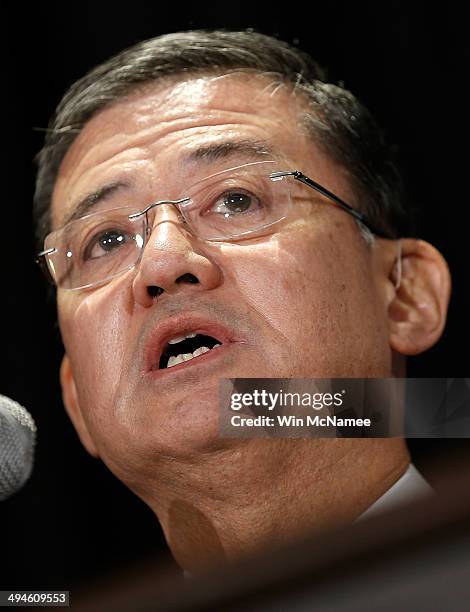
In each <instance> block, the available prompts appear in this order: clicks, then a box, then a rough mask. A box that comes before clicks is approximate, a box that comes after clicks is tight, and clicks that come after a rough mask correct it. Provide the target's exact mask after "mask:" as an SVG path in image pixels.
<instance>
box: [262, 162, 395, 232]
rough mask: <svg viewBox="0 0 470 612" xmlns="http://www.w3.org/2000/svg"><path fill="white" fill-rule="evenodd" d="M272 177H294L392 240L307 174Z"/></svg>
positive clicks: (295, 171) (372, 230) (291, 173)
mask: <svg viewBox="0 0 470 612" xmlns="http://www.w3.org/2000/svg"><path fill="white" fill-rule="evenodd" d="M270 176H271V177H272V178H276V177H281V176H293V177H294V178H295V179H296V180H298V181H300V182H301V183H303V184H304V185H307V186H308V187H311V188H312V189H315V190H316V191H318V192H320V193H321V194H323V195H324V196H326V197H327V198H329V199H330V200H333V201H334V202H336V204H338V206H340V207H341V208H342V209H343V210H344V211H345V212H347V213H348V214H350V215H352V216H353V217H355V218H356V219H357V220H358V221H360V222H361V223H362V224H363V225H365V226H366V227H367V228H368V229H369V230H370V231H371V232H372V233H373V234H376V235H377V236H380V237H381V238H391V236H390V235H389V234H387V233H386V232H384V231H383V230H380V229H378V228H377V227H375V226H374V225H373V224H372V223H370V222H369V221H368V220H367V219H366V218H365V216H364V215H362V214H361V213H360V212H358V211H357V210H356V209H355V208H353V207H352V206H350V205H349V204H347V203H346V202H345V201H344V200H342V199H341V198H339V197H338V196H337V195H335V194H334V193H332V192H331V191H328V189H325V187H322V186H321V185H320V184H319V183H317V182H315V181H314V180H312V179H311V178H309V177H308V176H306V175H305V174H302V172H300V171H299V170H294V171H292V172H273V173H272V174H271V175H270Z"/></svg>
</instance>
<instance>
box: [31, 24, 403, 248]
mask: <svg viewBox="0 0 470 612" xmlns="http://www.w3.org/2000/svg"><path fill="white" fill-rule="evenodd" d="M231 71H249V72H252V73H253V72H255V73H260V74H264V75H265V74H269V75H270V76H274V77H275V78H276V80H278V81H279V82H281V83H283V84H286V85H288V86H290V87H291V88H292V92H294V93H295V94H297V95H301V96H302V97H303V101H305V102H306V105H307V109H308V110H307V111H306V112H305V113H304V115H303V118H302V121H301V123H302V125H303V127H304V128H305V129H306V131H307V133H308V134H309V135H310V136H311V137H312V138H313V139H314V140H315V142H316V143H318V144H319V146H321V147H322V149H323V150H324V151H325V152H326V153H327V154H328V155H329V156H330V157H331V158H332V159H334V160H335V161H337V162H338V163H340V164H341V165H342V166H343V167H344V168H345V169H346V170H347V172H348V174H349V176H350V178H351V182H352V187H353V190H354V193H355V196H356V199H357V201H358V203H359V207H360V210H361V212H363V213H364V214H365V216H366V218H367V219H368V220H369V221H370V222H371V223H372V224H373V225H374V226H375V227H377V228H378V229H380V230H382V231H384V232H386V233H387V234H389V235H391V236H396V237H398V236H399V235H404V234H406V233H407V232H409V230H410V225H409V223H410V220H409V218H408V215H407V214H406V213H405V207H404V189H403V184H402V181H401V178H400V175H399V173H398V171H397V168H396V165H395V162H394V159H393V156H394V151H393V149H392V147H390V146H389V145H387V143H386V141H385V138H384V135H383V133H382V131H381V130H380V128H379V127H378V125H377V124H376V122H375V120H374V119H373V117H372V116H371V114H370V112H369V111H368V110H367V109H366V108H365V107H364V106H363V105H362V104H361V103H360V102H359V101H358V100H357V99H356V97H355V96H354V95H353V94H352V93H351V92H349V91H348V90H346V89H345V88H344V87H342V86H341V85H336V84H332V83H328V82H326V72H325V70H324V69H323V68H322V67H320V66H319V65H318V64H317V63H316V62H315V61H314V60H313V59H312V58H311V57H310V56H309V55H307V54H306V53H304V52H302V51H300V50H298V49H296V48H294V47H292V46H290V45H288V44H287V43H285V42H282V41H280V40H277V39H275V38H272V37H270V36H266V35H264V34H259V33H257V32H254V31H252V30H246V31H240V32H229V31H224V30H215V31H209V30H195V31H188V32H178V33H173V34H165V35H163V36H159V37H157V38H152V39H150V40H146V41H143V42H140V43H138V44H136V45H134V46H132V47H130V48H129V49H125V50H124V51H122V52H121V53H119V54H118V55H116V56H114V57H112V58H111V59H109V60H108V61H106V62H104V63H103V64H101V65H99V66H97V67H96V68H94V69H93V70H92V71H90V72H89V73H88V74H87V75H85V76H84V77H83V78H81V79H80V80H78V81H76V82H75V83H74V84H73V85H72V86H71V87H70V89H69V90H68V91H67V92H66V94H65V95H64V97H63V98H62V100H61V102H60V103H59V105H58V107H57V109H56V111H55V113H54V115H53V116H52V118H51V120H50V122H49V126H48V129H47V131H46V137H45V142H44V146H43V148H42V149H41V150H40V151H39V153H38V154H37V155H36V157H35V161H36V163H37V166H38V172H37V179H36V190H35V194H34V223H35V233H36V240H37V246H38V250H40V249H42V248H43V243H44V238H45V237H46V235H47V234H48V233H49V232H50V231H51V216H50V205H51V197H52V192H53V189H54V184H55V181H56V178H57V174H58V172H59V168H60V164H61V162H62V160H63V158H64V156H65V154H66V152H67V150H68V149H69V147H70V146H71V144H72V143H73V141H74V140H75V138H76V137H77V135H78V134H79V133H80V131H81V129H82V128H83V126H84V125H85V124H86V123H87V121H89V120H90V119H91V118H92V117H93V116H94V115H96V114H97V113H99V112H100V111H101V110H103V109H104V108H106V107H108V106H110V105H111V104H112V103H114V102H116V101H117V100H120V99H122V98H124V97H126V96H127V95H130V94H132V93H134V92H136V91H138V90H139V89H141V88H144V87H145V86H146V85H149V84H150V83H152V82H155V81H159V80H161V79H164V78H177V79H181V80H184V78H185V77H186V76H193V75H195V74H208V75H209V74H226V73H229V72H231ZM360 227H361V229H362V231H363V235H364V236H365V237H366V239H367V240H368V241H369V242H370V239H371V234H370V232H369V231H368V230H366V228H365V227H364V226H363V225H362V224H360Z"/></svg>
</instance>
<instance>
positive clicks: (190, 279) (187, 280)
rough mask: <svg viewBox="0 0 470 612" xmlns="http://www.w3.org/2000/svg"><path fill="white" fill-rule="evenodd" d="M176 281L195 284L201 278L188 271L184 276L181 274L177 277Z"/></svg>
mask: <svg viewBox="0 0 470 612" xmlns="http://www.w3.org/2000/svg"><path fill="white" fill-rule="evenodd" d="M176 282H177V283H190V284H193V285H194V284H196V283H198V282H199V279H198V278H197V277H196V276H194V274H191V273H189V272H188V273H186V274H183V275H182V276H179V277H178V278H177V279H176Z"/></svg>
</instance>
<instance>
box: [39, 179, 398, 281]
mask: <svg viewBox="0 0 470 612" xmlns="http://www.w3.org/2000/svg"><path fill="white" fill-rule="evenodd" d="M285 176H292V177H293V178H294V179H296V180H297V181H299V182H300V183H302V184H304V185H307V187H310V188H311V189H315V191H318V192H319V193H321V194H322V195H324V196H325V197H327V198H328V199H330V200H332V201H333V202H335V203H336V204H337V205H338V206H339V207H340V208H341V209H342V210H344V212H346V213H348V214H349V215H351V216H352V217H354V218H355V219H356V220H357V221H359V222H360V223H362V225H364V226H365V227H366V228H367V229H368V230H369V231H370V232H372V234H374V235H376V236H379V237H380V238H387V239H389V240H394V239H395V237H394V236H391V235H389V234H388V233H387V232H384V231H383V230H381V229H379V228H378V227H376V226H375V225H374V224H372V223H371V222H370V221H368V220H367V219H366V217H365V215H363V214H362V213H360V212H358V211H357V210H356V209H355V208H353V207H352V206H351V205H350V204H348V203H347V202H345V201H344V200H342V199H341V198H340V197H338V196H337V195H335V194H334V193H333V192H332V191H329V190H328V189H326V187H323V185H320V183H317V182H316V181H314V180H313V179H311V178H309V177H308V176H306V175H305V174H303V173H302V172H300V170H285V171H280V172H271V174H269V175H268V177H267V178H271V179H275V178H283V177H285ZM190 200H191V198H181V199H180V200H159V201H158V202H153V203H152V204H149V205H148V206H147V207H146V208H144V209H143V210H141V211H139V212H137V213H133V214H132V215H128V218H129V219H135V218H137V217H140V216H141V215H145V233H146V234H147V232H148V216H147V213H148V212H149V210H151V209H152V208H154V207H156V206H159V205H160V204H174V205H178V204H184V203H185V202H189V201H190ZM178 210H179V209H178ZM179 212H181V211H179ZM283 218H284V217H282V218H281V219H278V221H275V222H273V223H271V224H269V225H274V224H275V223H278V222H279V221H281V220H282V219H283ZM260 229H262V228H256V229H254V230H247V231H246V232H243V233H242V234H237V235H234V236H232V237H228V238H225V240H229V239H230V238H236V237H237V236H242V235H246V234H252V233H255V232H257V231H259V230H260ZM204 240H207V242H220V241H221V240H224V239H223V238H216V239H210V238H205V239H204ZM56 250H57V249H56V248H55V247H51V248H49V249H46V250H44V251H40V252H39V253H37V255H36V258H35V260H34V261H35V263H37V264H38V265H39V266H40V267H41V269H42V270H43V272H44V273H45V275H46V278H47V279H48V281H49V282H51V283H52V284H53V285H55V284H56V283H55V280H54V278H53V276H52V274H51V272H50V270H49V266H48V265H47V262H46V261H45V258H46V256H47V255H50V254H52V253H54V252H55V251H56ZM138 261H139V260H138V259H137V261H136V263H137V262H138ZM134 265H135V264H134ZM125 271H126V270H123V271H122V272H125ZM118 274H120V273H118ZM109 280H111V279H109ZM103 282H104V281H103ZM99 284H100V283H96V285H99ZM94 285H95V284H93V285H89V286H94ZM87 287H88V286H87ZM81 288H84V287H77V289H81Z"/></svg>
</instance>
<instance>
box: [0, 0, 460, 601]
mask: <svg viewBox="0 0 470 612" xmlns="http://www.w3.org/2000/svg"><path fill="white" fill-rule="evenodd" d="M4 6H5V5H4ZM2 12H3V19H2V25H1V26H0V27H1V28H2V31H3V35H2V58H3V62H2V73H1V77H0V78H1V80H2V90H3V95H2V100H3V103H4V105H5V107H6V110H4V113H3V123H4V125H3V126H2V132H3V137H4V138H3V142H2V144H3V147H2V148H3V154H4V155H2V157H3V161H2V164H1V167H2V170H3V173H2V174H3V176H2V185H3V195H4V199H3V201H2V213H3V216H2V230H3V231H2V239H3V246H4V248H3V258H2V272H3V275H2V276H3V278H2V280H3V283H2V294H1V295H2V303H3V307H4V308H3V309H2V311H3V326H2V344H3V357H4V363H3V367H2V368H1V380H0V393H2V394H5V395H9V396H11V397H13V398H14V399H16V400H17V401H19V402H20V403H22V404H23V405H24V406H26V407H27V408H28V409H29V410H30V411H31V413H32V414H33V416H34V418H35V419H36V422H37V424H38V429H39V444H38V447H37V457H36V467H35V472H34V474H33V477H32V478H31V480H30V482H29V483H28V484H27V486H26V487H25V488H24V489H23V490H22V491H21V492H20V493H18V494H17V495H16V496H14V497H13V498H11V499H10V500H8V501H6V502H3V503H2V504H1V505H0V527H1V529H0V550H1V552H2V558H1V561H0V564H1V572H0V589H7V588H23V589H34V588H37V589H48V588H55V589H58V588H74V587H75V586H80V585H83V584H85V583H87V582H89V581H90V580H92V579H95V578H99V577H100V576H103V575H105V574H111V573H112V572H113V571H114V570H116V569H119V568H125V567H127V566H128V565H129V564H130V563H133V562H135V561H139V560H142V559H159V558H161V557H165V556H168V553H167V551H166V546H165V544H164V541H163V538H162V535H161V532H160V529H159V527H158V524H157V523H156V520H155V517H154V515H153V514H152V513H151V511H150V510H149V509H148V508H147V507H146V506H145V505H144V504H143V503H142V502H140V500H138V499H137V498H136V497H134V496H133V495H132V494H131V493H130V492H128V491H127V489H126V488H125V487H124V486H123V485H122V484H121V483H120V482H118V481H117V480H116V479H115V478H114V476H112V475H111V474H110V473H109V472H108V470H107V469H106V468H105V467H104V466H103V465H102V464H101V463H100V462H98V461H96V460H93V459H91V458H90V457H89V456H88V455H87V454H86V452H85V451H84V449H83V448H82V447H81V445H80V443H79V441H78V438H77V437H76V435H75V432H74V430H73V429H72V426H71V425H70V423H69V421H68V419H67V417H66V415H65V411H64V409H63V406H62V402H61V396H60V387H59V378H58V369H59V364H60V359H61V356H62V345H61V342H60V337H59V334H58V330H57V327H56V316H55V310H54V307H53V306H52V305H48V304H47V303H46V291H45V285H44V281H43V279H42V277H41V275H40V274H39V272H38V271H37V270H36V268H35V265H34V264H33V263H32V261H33V256H34V247H33V240H32V230H31V209H32V194H33V182H34V167H33V163H32V159H33V157H34V154H35V153H36V152H37V151H38V150H39V149H40V147H41V144H42V138H43V135H42V133H41V132H38V131H34V130H33V128H34V127H45V126H46V125H47V122H48V119H49V116H50V114H51V113H52V111H53V109H54V108H55V106H56V104H57V103H58V102H59V100H60V98H61V96H62V94H63V93H64V91H65V89H66V88H67V87H68V86H69V85H70V84H72V83H73V82H74V81H75V80H76V79H77V78H79V77H81V76H82V75H83V74H84V73H85V72H86V71H88V70H89V69H91V68H92V67H94V66H95V65H96V64H97V63H99V62H101V61H103V60H105V59H107V58H108V57H109V56H110V55H112V54H114V53H116V52H118V51H120V50H121V49H123V48H124V47H126V46H130V45H132V44H133V43H135V42H137V41H139V40H142V39H144V38H150V37H152V36H156V35H159V34H163V33H166V32H171V31H176V30H187V29H193V28H213V27H225V28H229V29H239V28H246V27H253V28H255V29H256V30H259V31H261V32H264V33H266V34H273V35H276V36H279V37H280V38H282V39H284V40H286V41H288V42H291V43H294V44H297V45H298V46H299V47H300V48H302V49H303V50H305V51H308V52H310V53H311V54H312V55H313V56H314V57H315V58H316V59H317V60H318V61H319V62H320V63H322V64H323V65H326V66H327V67H328V68H329V69H330V77H331V79H332V80H334V81H339V80H340V81H343V82H344V84H345V86H346V87H347V88H349V89H351V90H352V91H353V92H354V93H355V94H356V95H357V96H358V97H359V99H360V100H362V102H363V103H365V105H366V106H368V107H369V108H370V110H371V111H372V112H373V114H374V115H375V116H376V118H377V120H378V121H379V123H380V124H381V125H382V127H383V128H384V129H385V132H386V134H387V135H388V138H389V140H390V141H391V142H392V143H394V144H396V145H397V146H398V149H399V160H400V164H401V168H402V172H403V174H404V178H405V182H406V184H407V187H408V191H409V197H410V201H411V202H412V203H413V204H414V205H415V206H418V207H419V210H420V215H419V217H418V230H419V235H420V236H421V237H422V238H424V239H426V240H428V241H429V242H431V243H432V244H434V245H435V246H436V247H437V248H438V249H439V250H440V251H441V252H442V253H443V255H444V256H445V258H446V259H447V261H448V263H449V267H450V270H451V273H452V277H453V295H452V300H451V305H450V311H449V319H448V325H447V328H446V331H445V333H444V336H443V338H442V339H441V341H440V342H439V344H438V345H437V346H436V347H435V348H433V349H432V350H430V351H428V352H427V353H426V354H424V355H422V356H418V357H416V358H413V359H411V360H410V363H409V375H410V376H423V377H453V376H455V377H459V376H469V375H470V372H469V366H468V358H467V346H468V345H467V342H468V338H469V331H468V329H469V323H468V315H469V313H470V297H469V291H468V289H467V284H468V277H469V272H468V267H469V263H470V257H469V231H468V228H469V225H468V214H467V212H468V207H469V186H468V176H469V169H468V158H469V156H468V136H469V133H468V132H469V130H468V124H469V122H468V109H469V86H468V75H469V59H470V47H469V42H468V19H467V16H466V15H465V14H464V13H463V10H462V9H461V8H459V7H458V6H456V5H453V4H451V3H445V4H443V5H440V6H437V7H435V8H432V7H431V5H430V3H427V2H426V3H425V2H416V3H414V4H413V5H411V4H410V3H408V2H398V1H394V2H386V3H385V2H370V3H358V2H354V3H346V2H345V3H343V2H336V1H332V0H330V1H329V2H328V3H318V4H317V3H310V9H309V10H308V11H306V10H305V9H302V10H300V9H299V8H298V7H297V6H296V5H295V4H293V3H290V4H289V3H282V4H281V5H279V6H277V7H276V5H274V4H266V5H255V3H254V2H252V3H247V4H239V3H238V4H237V3H233V2H232V3H227V4H224V5H222V6H221V5H220V4H219V3H194V4H191V5H187V6H186V5H181V4H178V5H176V4H175V5H174V6H172V5H171V4H170V3H160V4H157V3H150V2H142V1H140V0H133V2H129V3H128V5H127V6H125V5H120V4H117V3H104V2H103V3H94V4H92V3H85V2H80V3H63V2H62V3H59V2H57V3H52V2H48V3H41V4H40V7H36V8H32V9H30V8H25V6H23V5H21V6H20V5H19V4H18V5H14V4H11V5H10V6H9V8H8V9H6V8H3V9H2ZM459 447H462V442H460V443H459V442H457V441H436V440H434V441H431V440H430V441H428V440H419V441H411V442H410V448H411V450H412V453H413V457H414V460H415V462H416V464H417V465H418V466H419V467H420V468H421V469H422V470H423V472H424V473H425V474H426V475H427V476H428V477H429V478H430V479H431V481H432V479H433V467H432V466H433V464H434V462H435V461H436V460H441V461H444V462H445V461H446V459H447V457H448V456H450V453H451V452H454V451H455V449H456V448H459ZM465 447H466V448H467V452H468V444H466V446H465Z"/></svg>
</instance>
